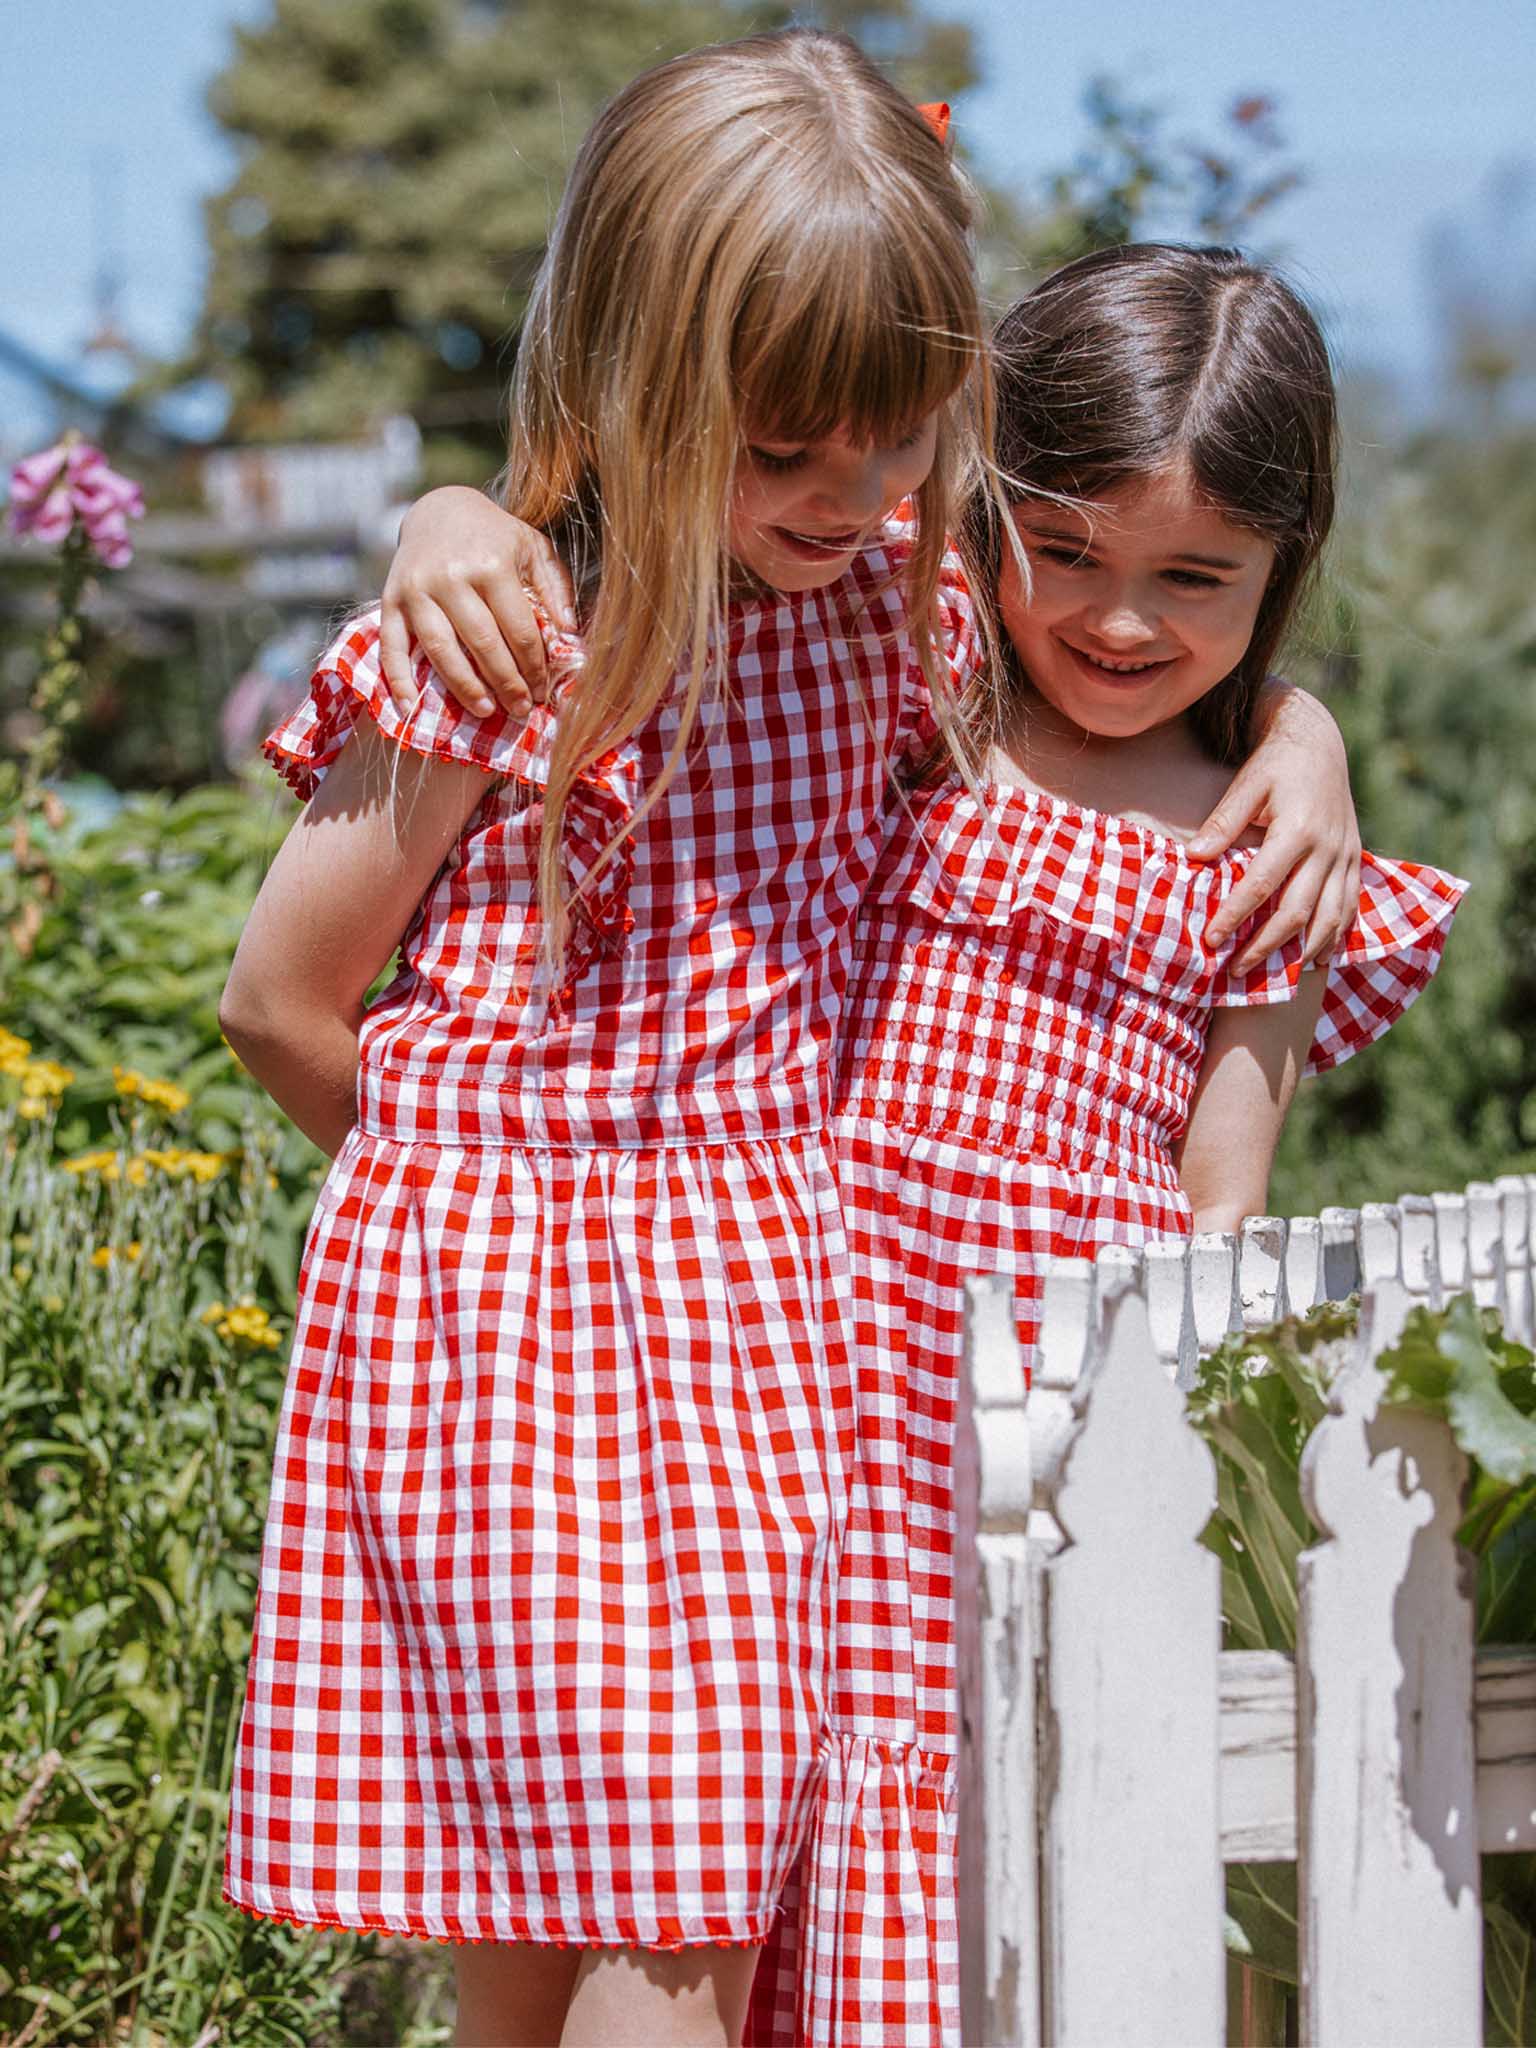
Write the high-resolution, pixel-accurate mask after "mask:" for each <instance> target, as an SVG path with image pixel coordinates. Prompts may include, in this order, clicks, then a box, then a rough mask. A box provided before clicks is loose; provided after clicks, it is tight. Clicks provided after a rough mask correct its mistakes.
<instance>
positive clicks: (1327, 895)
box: [1189, 683, 1360, 969]
mask: <svg viewBox="0 0 1536 2048" xmlns="http://www.w3.org/2000/svg"><path fill="white" fill-rule="evenodd" d="M1258 717H1259V720H1260V722H1261V725H1262V728H1263V736H1262V738H1261V739H1260V742H1259V744H1258V746H1257V747H1256V748H1255V749H1254V751H1253V753H1252V754H1251V755H1250V756H1249V758H1248V760H1247V761H1245V762H1244V764H1243V766H1242V767H1241V768H1240V769H1239V770H1238V772H1237V774H1236V775H1235V776H1234V777H1233V778H1232V786H1231V788H1230V789H1228V791H1227V793H1226V795H1225V796H1224V797H1223V798H1222V800H1221V802H1220V803H1219V804H1218V805H1217V806H1216V808H1215V810H1214V811H1212V813H1211V815H1210V816H1209V817H1208V818H1207V819H1206V821H1205V823H1204V824H1203V825H1202V826H1201V827H1200V830H1199V831H1198V832H1197V833H1196V834H1195V836H1194V838H1193V839H1191V840H1190V842H1189V850H1190V852H1191V853H1192V854H1194V855H1195V856H1196V857H1197V858H1198V859H1201V860H1210V859H1213V858H1214V857H1215V856H1216V855H1217V854H1219V853H1224V852H1225V851H1226V850H1227V848H1228V847H1229V846H1231V845H1232V843H1233V841H1234V840H1235V839H1236V838H1237V836H1238V834H1239V833H1240V832H1242V831H1243V830H1244V829H1245V827H1247V826H1249V825H1261V826H1263V828H1264V844H1263V846H1262V847H1261V848H1260V850H1259V853H1258V857H1257V858H1256V859H1255V861H1254V863H1253V865H1252V867H1250V868H1249V870H1248V872H1247V874H1246V875H1244V877H1243V879H1242V880H1241V881H1240V882H1239V883H1238V885H1237V887H1236V888H1235V889H1234V890H1233V891H1232V893H1231V895H1229V896H1228V897H1227V899H1226V901H1225V902H1224V903H1223V904H1222V906H1221V908H1220V909H1219V910H1218V911H1217V913H1216V915H1215V916H1214V917H1213V918H1212V919H1211V925H1210V936H1211V938H1212V939H1213V940H1218V939H1223V938H1225V937H1227V935H1228V934H1229V933H1231V932H1234V931H1236V930H1237V928H1238V926H1239V925H1241V924H1242V923H1243V922H1244V921H1245V919H1247V918H1249V917H1252V916H1253V914H1254V912H1255V911H1257V910H1261V909H1262V908H1263V906H1264V905H1265V904H1266V903H1267V902H1268V901H1269V899H1270V898H1271V897H1272V896H1274V897H1277V898H1278V900H1277V901H1276V904H1275V908H1274V911H1273V913H1272V915H1271V916H1270V917H1268V918H1267V919H1266V920H1265V922H1264V923H1263V924H1262V925H1261V926H1260V927H1259V929H1258V931H1257V932H1255V933H1254V935H1253V937H1252V938H1251V939H1250V940H1249V941H1248V943H1247V945H1246V946H1245V947H1244V948H1243V951H1242V953H1241V954H1240V955H1239V956H1238V959H1237V961H1236V963H1235V964H1236V966H1237V967H1238V968H1239V969H1242V968H1246V967H1252V966H1254V965H1256V964H1257V962H1258V961H1260V960H1262V959H1263V958H1264V957H1265V955H1266V954H1268V953H1273V952H1274V951H1275V950H1276V948H1277V947H1279V946H1283V945H1284V944H1285V942H1286V940H1287V939H1290V938H1293V937H1294V936H1295V934H1296V933H1297V932H1304V933H1305V935H1306V947H1305V951H1304V953H1303V956H1302V957H1303V959H1304V960H1305V962H1306V964H1307V965H1308V966H1311V965H1312V964H1313V963H1314V962H1316V961H1319V960H1324V959H1326V958H1327V956H1328V955H1329V954H1330V953H1331V952H1332V951H1333V949H1334V947H1335V946H1336V945H1337V944H1338V942H1339V940H1340V939H1341V938H1342V937H1343V935H1344V933H1345V932H1346V931H1348V929H1349V927H1350V926H1351V925H1352V924H1353V923H1354V921H1355V918H1356V916H1357V915H1358V914H1359V909H1360V827H1359V824H1358V822H1357V820H1356V818H1355V806H1354V800H1353V798H1352V797H1351V795H1350V788H1349V762H1348V760H1347V758H1346V756H1345V752H1344V739H1343V735H1342V734H1341V733H1340V731H1339V728H1338V726H1337V725H1336V724H1335V723H1334V721H1333V718H1332V717H1331V716H1330V714H1329V713H1328V712H1327V711H1325V710H1324V709H1323V707H1322V705H1321V704H1319V703H1318V701H1317V699H1316V698H1315V697H1312V696H1309V695H1308V694H1307V692H1306V691H1305V690H1299V689H1297V688H1295V686H1294V685H1292V684H1290V683H1271V684H1269V685H1267V686H1266V688H1265V690H1264V693H1263V695H1262V697H1261V698H1260V700H1259V710H1258Z"/></svg>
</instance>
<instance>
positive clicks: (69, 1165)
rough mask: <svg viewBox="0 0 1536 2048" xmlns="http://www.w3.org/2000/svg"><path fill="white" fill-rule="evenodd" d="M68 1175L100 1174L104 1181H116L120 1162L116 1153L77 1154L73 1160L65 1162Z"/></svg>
mask: <svg viewBox="0 0 1536 2048" xmlns="http://www.w3.org/2000/svg"><path fill="white" fill-rule="evenodd" d="M64 1171H65V1172H66V1173H99V1174H100V1175H101V1177H102V1179H103V1180H116V1179H117V1176H118V1160H117V1154H116V1153H115V1152H107V1151H101V1152H77V1153H76V1154H75V1156H74V1158H73V1159H66V1160H65V1161H64Z"/></svg>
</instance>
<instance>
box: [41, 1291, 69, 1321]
mask: <svg viewBox="0 0 1536 2048" xmlns="http://www.w3.org/2000/svg"><path fill="white" fill-rule="evenodd" d="M43 1307H44V1308H45V1309H47V1311H48V1313H49V1315H51V1316H57V1315H62V1314H63V1313H64V1297H63V1295H62V1294H45V1295H44V1296H43Z"/></svg>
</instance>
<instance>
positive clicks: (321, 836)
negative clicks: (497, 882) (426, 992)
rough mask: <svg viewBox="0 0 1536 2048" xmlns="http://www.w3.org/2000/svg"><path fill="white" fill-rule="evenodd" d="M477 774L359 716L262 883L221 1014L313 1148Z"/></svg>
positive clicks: (332, 1118) (325, 1143) (337, 1126)
mask: <svg viewBox="0 0 1536 2048" xmlns="http://www.w3.org/2000/svg"><path fill="white" fill-rule="evenodd" d="M487 787H488V784H487V781H486V777H485V775H484V773H483V772H482V771H481V770H480V769H478V768H472V767H469V766H468V765H466V764H464V763H461V762H457V761H441V760H432V759H428V758H427V757H426V756H424V755H420V754H413V753H410V752H407V751H406V750H404V749H402V748H399V747H396V746H395V745H393V744H392V742H390V741H389V740H386V739H385V738H384V737H383V736H382V735H381V734H380V733H379V732H378V731H377V729H376V728H375V727H373V726H372V725H366V724H364V725H360V726H359V727H358V730H357V731H356V732H355V733H354V735H353V736H352V738H351V739H350V740H349V741H348V743H347V745H346V746H345V747H344V748H343V749H342V751H341V753H340V755H339V756H338V757H337V759H336V761H335V762H334V763H333V765H332V767H331V769H330V771H329V773H328V774H327V775H326V778H325V780H324V782H322V783H321V785H320V787H319V789H318V790H317V791H316V793H315V795H314V796H313V797H312V798H311V800H310V802H309V804H308V806H307V807H306V809H305V811H304V814H303V816H302V817H301V818H300V819H299V821H298V823H297V824H296V825H295V826H294V827H293V829H292V831H291V832H290V833H289V834H288V837H287V838H286V839H285V840H284V842H283V844H282V846H281V848H280V849H279V851H278V855H277V858H276V859H275V860H274V861H273V863H272V866H271V868H270V870H269V871H268V874H267V878H266V880H265V881H264V882H263V883H262V886H261V893H260V894H259V895H258V896H257V898H256V902H255V905H254V906H253V908H252V910H251V915H250V920H249V922H248V923H247V925H246V927H245V931H244V933H243V934H242V936H241V940H240V945H239V948H238V950H237V951H236V954H235V962H234V966H233V967H232V968H231V969H230V974H229V980H228V982H227V983H226V985H225V989H224V996H223V1000H222V1001H221V1002H220V1004H219V1022H220V1024H221V1025H222V1026H223V1029H224V1035H225V1037H226V1038H227V1039H228V1040H229V1042H230V1044H231V1045H232V1046H233V1047H234V1049H235V1051H236V1052H237V1053H238V1054H239V1056H240V1058H241V1059H242V1060H243V1061H244V1063H245V1065H246V1066H247V1067H249V1068H250V1070H251V1072H252V1073H253V1074H254V1075H255V1076H256V1078H257V1080H258V1081H260V1083H261V1085H262V1086H263V1088H265V1089H266V1091H267V1093H268V1094H269V1095H270V1096H271V1097H272V1098H273V1100H274V1101H275V1102H276V1103H277V1104H278V1107H279V1108H280V1109H283V1110H285V1111H286V1112H287V1114H288V1115H289V1116H290V1117H291V1118H292V1119H293V1121H294V1122H295V1123H296V1124H297V1125H298V1127H299V1129H300V1130H301V1131H303V1132H305V1133H306V1134H307V1135H308V1136H309V1137H311V1138H312V1139H313V1140H314V1142H315V1143H316V1144H317V1145H318V1146H319V1147H320V1148H321V1150H322V1151H323V1152H328V1153H330V1154H332V1155H333V1156H334V1154H335V1153H336V1152H338V1151H339V1150H340V1148H341V1145H342V1143H343V1141H344V1140H345V1138H346V1135H347V1133H348V1132H349V1131H350V1130H351V1128H352V1125H353V1123H354V1122H355V1121H356V1117H357V1038H358V1032H359V1029H360V1028H361V1025H362V1020H363V998H364V997H365V996H366V995H367V993H368V990H369V989H370V988H371V987H372V985H373V983H374V982H375V981H376V980H377V979H378V977H379V975H380V973H381V972H382V971H383V969H384V968H385V967H386V966H387V965H388V964H389V961H390V959H391V957H392V956H393V954H394V952H395V950H396V948H397V947H398V945H399V943H400V939H401V935H402V934H403V933H404V931H405V929H406V927H407V925H409V923H410V921H411V918H412V916H413V915H414V913H415V911H416V907H417V905H418V904H419V903H420V902H421V899H422V897H423V896H424V895H425V894H426V892H427V889H428V888H429V887H430V885H431V882H432V877H433V876H434V875H435V874H436V873H437V870H438V869H439V868H440V867H441V866H442V864H443V861H444V860H445V859H446V858H447V856H448V853H449V851H450V850H451V848H452V846H453V844H454V841H455V840H456V839H457V838H458V836H459V834H460V832H461V831H462V830H463V827H464V821H465V819H466V818H468V817H469V815H470V813H471V812H472V811H473V810H474V808H475V806H476V805H477V804H478V803H479V802H480V800H481V799H482V798H483V797H484V795H485V792H486V789H487Z"/></svg>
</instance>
